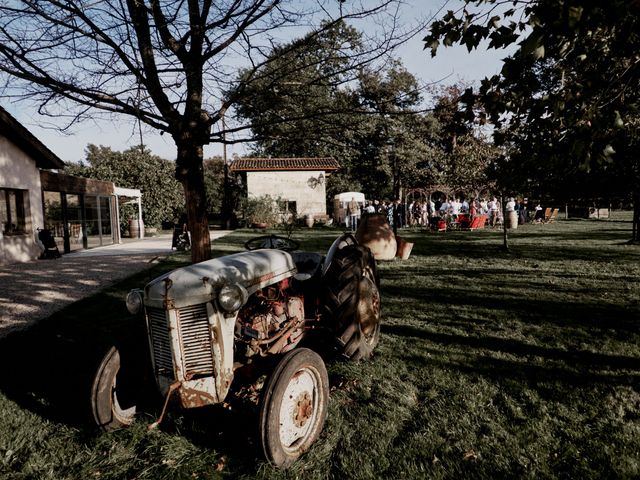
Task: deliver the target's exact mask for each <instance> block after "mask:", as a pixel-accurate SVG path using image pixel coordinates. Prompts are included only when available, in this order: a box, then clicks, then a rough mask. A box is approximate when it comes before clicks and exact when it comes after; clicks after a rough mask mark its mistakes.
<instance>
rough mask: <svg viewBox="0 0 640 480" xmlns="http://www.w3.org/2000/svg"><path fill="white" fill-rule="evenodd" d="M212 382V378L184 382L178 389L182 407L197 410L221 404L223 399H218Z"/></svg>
mask: <svg viewBox="0 0 640 480" xmlns="http://www.w3.org/2000/svg"><path fill="white" fill-rule="evenodd" d="M212 380H213V379H212V378H211V377H208V378H200V379H197V380H188V381H185V382H182V385H180V388H178V401H179V402H180V405H181V406H182V407H183V408H196V407H204V406H206V405H214V404H216V403H220V401H221V400H222V399H221V400H219V399H218V397H217V395H216V394H215V391H216V390H215V387H213V388H212V385H210V383H211V382H212ZM210 392H211V393H210Z"/></svg>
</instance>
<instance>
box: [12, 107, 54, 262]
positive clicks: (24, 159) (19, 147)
mask: <svg viewBox="0 0 640 480" xmlns="http://www.w3.org/2000/svg"><path fill="white" fill-rule="evenodd" d="M59 168H64V162H63V161H62V160H60V158H58V157H57V156H56V155H55V154H54V153H53V152H52V151H51V150H49V149H48V148H47V147H46V146H44V144H43V143H42V142H40V141H39V140H38V139H37V138H36V137H34V136H33V135H32V134H31V133H30V132H29V131H28V130H27V129H26V128H25V127H24V126H22V125H21V124H20V123H19V122H18V121H17V120H16V119H15V118H13V117H12V116H11V115H9V113H7V111H6V110H4V109H3V108H1V107H0V265H2V264H9V263H16V262H24V261H27V260H32V259H34V258H36V257H37V256H38V255H39V254H40V247H39V246H38V243H37V237H38V232H37V228H39V227H40V228H41V227H43V226H44V218H43V211H42V185H41V183H40V170H41V169H44V170H46V169H59Z"/></svg>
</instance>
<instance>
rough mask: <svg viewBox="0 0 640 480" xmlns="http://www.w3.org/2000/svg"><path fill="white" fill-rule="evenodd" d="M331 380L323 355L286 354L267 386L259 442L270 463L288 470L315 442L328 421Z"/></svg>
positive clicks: (305, 350)
mask: <svg viewBox="0 0 640 480" xmlns="http://www.w3.org/2000/svg"><path fill="white" fill-rule="evenodd" d="M328 402H329V378H328V376H327V369H326V367H325V365H324V362H323V361H322V358H321V357H320V355H318V354H317V353H315V352H314V351H313V350H309V349H308V348H297V349H295V350H292V351H291V352H289V353H287V354H286V355H285V356H284V357H283V358H282V360H280V362H279V363H278V364H277V365H276V368H275V370H274V371H273V373H272V375H271V377H270V378H269V380H268V381H267V384H266V385H265V386H264V390H263V394H262V401H261V404H260V440H261V443H262V448H263V450H264V454H265V456H266V458H267V460H268V461H269V462H270V463H271V464H273V465H275V466H276V467H280V468H286V467H288V466H289V465H291V464H292V463H293V462H294V461H295V460H296V459H297V458H298V457H299V456H300V455H302V454H303V453H304V452H306V451H307V450H309V448H310V447H311V445H312V444H313V442H315V441H316V439H317V438H318V436H319V435H320V432H321V431H322V427H323V426H324V422H325V420H326V417H327V405H328Z"/></svg>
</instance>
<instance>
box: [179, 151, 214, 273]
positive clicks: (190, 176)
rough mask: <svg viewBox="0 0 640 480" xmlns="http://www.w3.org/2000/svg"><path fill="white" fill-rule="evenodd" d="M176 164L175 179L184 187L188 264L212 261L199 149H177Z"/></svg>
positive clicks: (201, 155) (201, 154)
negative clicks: (189, 258) (187, 233)
mask: <svg viewBox="0 0 640 480" xmlns="http://www.w3.org/2000/svg"><path fill="white" fill-rule="evenodd" d="M176 164H177V165H176V178H177V179H178V180H179V181H180V183H182V186H183V187H184V197H185V201H186V209H187V225H188V228H189V232H190V233H191V261H192V262H193V263H198V262H203V261H204V260H209V259H210V258H211V240H210V238H209V222H208V218H207V195H206V191H205V187H204V168H203V152H202V145H189V144H186V145H179V146H178V159H177V162H176Z"/></svg>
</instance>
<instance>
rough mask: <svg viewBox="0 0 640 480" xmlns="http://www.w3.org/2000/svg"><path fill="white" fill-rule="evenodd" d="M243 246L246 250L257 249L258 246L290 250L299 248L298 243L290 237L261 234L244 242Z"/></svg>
mask: <svg viewBox="0 0 640 480" xmlns="http://www.w3.org/2000/svg"><path fill="white" fill-rule="evenodd" d="M244 248H246V249H247V250H258V249H259V248H271V249H275V250H283V251H285V252H291V251H293V250H297V249H298V248H300V244H299V243H298V242H296V241H295V240H292V239H290V238H285V237H280V236H278V235H262V236H260V237H255V238H252V239H250V240H247V241H246V242H244Z"/></svg>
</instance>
